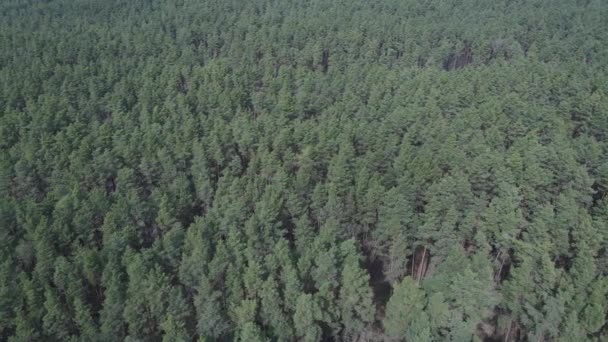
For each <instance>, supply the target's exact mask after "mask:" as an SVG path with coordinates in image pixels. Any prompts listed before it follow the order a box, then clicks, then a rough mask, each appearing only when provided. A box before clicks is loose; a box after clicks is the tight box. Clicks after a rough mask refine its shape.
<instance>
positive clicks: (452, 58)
mask: <svg viewBox="0 0 608 342" xmlns="http://www.w3.org/2000/svg"><path fill="white" fill-rule="evenodd" d="M471 63H473V49H472V48H471V43H470V42H467V41H465V42H464V47H463V48H462V50H460V52H451V53H450V54H449V55H448V56H447V57H446V58H445V59H444V60H443V69H444V70H446V71H451V70H457V69H461V68H464V67H466V66H467V65H469V64H471Z"/></svg>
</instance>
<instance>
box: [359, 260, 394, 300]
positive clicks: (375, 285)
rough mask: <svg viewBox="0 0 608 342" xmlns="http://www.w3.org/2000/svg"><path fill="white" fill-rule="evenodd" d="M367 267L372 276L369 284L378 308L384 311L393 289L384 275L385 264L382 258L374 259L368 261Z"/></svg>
mask: <svg viewBox="0 0 608 342" xmlns="http://www.w3.org/2000/svg"><path fill="white" fill-rule="evenodd" d="M365 267H366V268H367V272H368V273H369V275H370V280H369V282H370V286H371V287H372V291H373V292H374V302H375V304H376V308H377V309H378V310H380V311H384V308H385V307H386V303H388V300H389V298H390V297H391V292H392V289H393V288H392V286H391V284H390V283H389V282H388V281H387V280H386V276H385V275H384V263H383V261H382V259H380V258H374V260H369V259H367V260H366V265H365Z"/></svg>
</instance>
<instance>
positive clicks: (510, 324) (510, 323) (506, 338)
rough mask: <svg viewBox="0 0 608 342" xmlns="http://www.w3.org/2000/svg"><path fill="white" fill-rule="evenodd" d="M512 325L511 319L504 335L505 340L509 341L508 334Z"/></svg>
mask: <svg viewBox="0 0 608 342" xmlns="http://www.w3.org/2000/svg"><path fill="white" fill-rule="evenodd" d="M512 325H513V321H512V320H510V321H509V329H507V335H506V336H505V342H509V335H510V334H511V326H512Z"/></svg>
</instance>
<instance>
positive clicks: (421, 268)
mask: <svg viewBox="0 0 608 342" xmlns="http://www.w3.org/2000/svg"><path fill="white" fill-rule="evenodd" d="M425 257H426V246H424V250H423V251H422V260H420V265H418V276H417V279H416V282H417V284H420V278H422V272H423V267H424V260H425V259H424V258H425Z"/></svg>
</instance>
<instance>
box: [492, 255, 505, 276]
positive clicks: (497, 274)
mask: <svg viewBox="0 0 608 342" xmlns="http://www.w3.org/2000/svg"><path fill="white" fill-rule="evenodd" d="M504 264H505V261H504V260H501V261H500V268H499V269H498V273H496V275H495V276H494V280H496V281H498V280H500V273H501V272H502V267H503V266H504Z"/></svg>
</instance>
